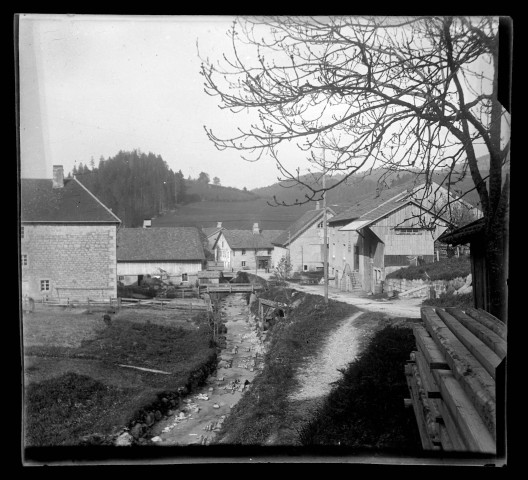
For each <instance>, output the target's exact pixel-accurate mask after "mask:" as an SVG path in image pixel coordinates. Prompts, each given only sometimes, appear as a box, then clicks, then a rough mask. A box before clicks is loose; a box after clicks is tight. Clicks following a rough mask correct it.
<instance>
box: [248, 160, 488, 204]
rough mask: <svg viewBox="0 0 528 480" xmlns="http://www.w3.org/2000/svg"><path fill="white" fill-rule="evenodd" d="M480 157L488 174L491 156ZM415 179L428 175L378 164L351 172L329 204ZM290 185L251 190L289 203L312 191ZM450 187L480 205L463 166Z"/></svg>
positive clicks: (306, 179)
mask: <svg viewBox="0 0 528 480" xmlns="http://www.w3.org/2000/svg"><path fill="white" fill-rule="evenodd" d="M477 161H478V163H479V166H480V168H481V173H482V176H483V177H485V176H487V175H488V169H489V156H488V155H483V156H481V157H479V158H478V159H477ZM447 175H448V172H447V171H445V172H442V171H439V172H438V173H437V174H435V175H434V176H433V180H434V181H435V182H437V183H439V184H440V183H442V182H444V180H445V179H446V176H447ZM342 178H343V176H342V175H338V176H335V177H333V178H329V179H327V182H326V185H327V187H329V186H332V185H335V184H336V183H338V181H339V180H341V179H342ZM412 179H415V180H416V182H417V183H420V182H422V181H424V180H425V175H423V174H420V173H419V170H416V172H412V171H405V172H404V171H401V172H390V174H389V172H388V171H387V170H386V169H385V168H377V169H375V170H373V171H372V172H370V173H369V175H368V176H363V175H352V176H351V177H350V178H348V179H347V180H346V181H345V182H343V183H342V184H341V185H339V186H337V187H335V188H334V189H332V190H329V191H328V193H327V197H326V198H327V203H328V204H329V205H349V204H353V203H355V202H356V201H358V199H360V198H362V197H364V196H365V195H369V194H371V193H374V192H375V191H376V189H377V188H383V189H385V188H390V187H391V186H397V185H400V184H402V183H406V182H408V181H409V180H412ZM301 180H303V181H304V182H306V183H308V184H309V185H316V184H317V182H316V181H315V179H314V178H313V177H311V176H308V175H305V176H303V177H301ZM291 185H292V183H291V182H278V183H275V184H273V185H270V186H268V187H263V188H256V189H254V190H252V192H253V193H255V194H256V195H259V196H261V197H266V198H269V199H272V198H273V197H275V198H276V199H277V201H278V202H279V203H280V202H285V203H286V204H291V203H294V202H295V201H296V200H299V201H303V200H305V198H306V197H305V195H306V194H307V193H308V192H309V190H308V189H307V188H306V187H301V186H298V185H296V186H291ZM444 185H445V183H444ZM451 188H452V189H453V191H454V192H455V193H457V194H459V195H460V194H462V193H465V192H468V191H469V193H467V195H466V196H464V199H465V200H467V201H468V202H469V203H471V204H473V205H475V206H479V203H480V200H479V197H478V194H477V192H476V190H474V183H473V180H472V178H471V175H470V174H469V171H468V172H467V173H466V175H461V172H460V170H455V173H454V174H453V175H452V176H451Z"/></svg>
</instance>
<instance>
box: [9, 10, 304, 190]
mask: <svg viewBox="0 0 528 480" xmlns="http://www.w3.org/2000/svg"><path fill="white" fill-rule="evenodd" d="M232 20H233V17H230V16H170V17H160V16H156V17H152V16H108V15H100V16H97V15H35V14H32V15H21V17H20V28H19V32H20V34H19V71H20V73H19V82H20V83H19V85H20V143H21V145H20V158H21V165H20V171H21V176H22V177H28V178H51V176H52V166H53V165H63V166H64V170H65V172H66V173H68V172H70V171H71V170H72V169H73V166H74V164H75V163H76V164H77V165H79V163H83V164H87V163H88V164H89V162H90V160H91V158H93V159H94V161H95V164H96V165H97V164H98V162H99V159H100V157H101V156H102V157H104V158H105V159H106V158H108V157H112V156H114V155H116V154H117V153H118V152H119V150H125V151H127V150H133V149H139V150H141V151H142V152H145V153H148V152H152V153H154V154H156V155H161V157H162V158H163V159H164V160H165V161H166V162H167V164H168V166H169V167H170V168H172V169H173V170H174V171H178V170H181V171H182V172H183V174H184V176H185V177H186V178H187V177H188V176H191V177H192V178H196V177H198V175H199V173H200V172H201V171H205V172H207V173H209V175H210V178H211V179H213V178H214V177H218V178H219V179H220V182H221V184H222V185H224V186H234V187H238V188H243V187H246V188H248V189H252V188H257V187H263V186H267V185H270V184H272V183H275V182H276V181H277V175H278V172H277V170H276V167H275V164H274V162H273V161H272V160H271V159H261V160H259V161H258V162H247V161H245V160H243V159H241V158H240V154H239V153H238V152H236V151H233V150H230V151H219V150H217V149H216V148H215V146H214V145H213V144H212V143H211V141H210V140H208V138H207V136H206V134H205V131H204V128H203V126H204V125H207V127H211V128H212V129H213V131H214V132H215V133H219V134H222V132H225V133H226V135H228V134H229V133H232V132H233V131H234V129H235V128H236V126H237V125H238V122H239V121H240V120H239V119H238V118H234V115H233V114H232V113H231V112H229V111H225V110H221V109H219V107H218V105H217V102H218V100H217V99H216V98H214V97H210V96H208V95H207V94H206V93H205V92H204V85H203V77H202V76H201V75H200V74H199V71H200V64H201V60H200V58H199V57H198V53H197V47H196V42H197V40H198V42H199V46H200V53H201V54H202V55H204V56H209V57H211V58H220V57H221V56H222V54H223V53H224V52H228V51H229V49H230V41H229V38H228V37H227V35H226V32H227V30H228V28H229V26H230V24H231V22H232ZM298 161H299V162H301V163H302V155H301V154H299V158H298Z"/></svg>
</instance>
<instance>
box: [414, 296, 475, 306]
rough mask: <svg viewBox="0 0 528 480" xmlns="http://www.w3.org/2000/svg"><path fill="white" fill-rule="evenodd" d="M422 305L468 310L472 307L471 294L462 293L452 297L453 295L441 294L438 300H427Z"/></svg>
mask: <svg viewBox="0 0 528 480" xmlns="http://www.w3.org/2000/svg"><path fill="white" fill-rule="evenodd" d="M422 305H424V306H428V307H442V308H443V307H457V308H469V307H474V305H473V293H462V294H460V295H453V293H442V294H441V295H440V296H439V297H438V298H428V299H427V300H424V301H423V303H422Z"/></svg>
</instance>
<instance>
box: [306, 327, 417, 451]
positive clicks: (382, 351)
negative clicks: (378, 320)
mask: <svg viewBox="0 0 528 480" xmlns="http://www.w3.org/2000/svg"><path fill="white" fill-rule="evenodd" d="M414 348H415V342H414V337H413V333H412V329H411V328H409V327H401V326H393V325H388V326H386V327H385V328H383V329H381V330H379V331H378V332H376V333H375V334H374V336H373V338H372V339H371V341H370V342H369V344H368V345H367V346H366V348H365V349H364V350H363V351H362V353H360V355H359V357H358V358H357V359H356V360H355V361H354V362H352V363H351V364H349V367H348V368H347V369H346V370H345V371H344V372H343V376H342V377H341V378H340V379H339V380H338V381H337V382H336V384H335V386H334V388H333V389H332V391H331V393H330V395H329V396H328V397H327V399H326V400H325V402H324V404H323V405H322V406H321V407H320V408H319V410H318V411H317V413H316V414H315V416H314V418H313V419H312V420H311V421H310V422H308V423H307V424H305V425H304V426H303V427H302V429H301V433H300V439H301V442H302V444H303V445H305V446H320V445H326V446H335V445H339V446H342V447H352V448H357V449H361V450H365V449H367V450H369V449H370V450H375V451H380V450H381V451H398V452H400V453H401V452H405V453H408V454H409V453H410V454H412V453H418V452H420V450H421V448H420V440H419V434H418V431H417V427H416V421H415V418H414V415H413V413H412V410H411V411H410V410H409V409H406V408H405V407H404V403H403V399H404V398H406V397H408V395H409V393H408V389H407V384H406V381H405V375H404V364H405V363H406V361H407V360H408V359H409V354H410V352H411V351H412V350H413V349H414Z"/></svg>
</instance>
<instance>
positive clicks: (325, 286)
mask: <svg viewBox="0 0 528 480" xmlns="http://www.w3.org/2000/svg"><path fill="white" fill-rule="evenodd" d="M323 165H324V150H323ZM323 168H325V167H324V166H323ZM325 188H326V173H325V171H324V170H323V229H324V240H323V241H324V248H323V251H324V255H323V260H324V301H325V303H326V304H328V226H327V224H326V191H325Z"/></svg>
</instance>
